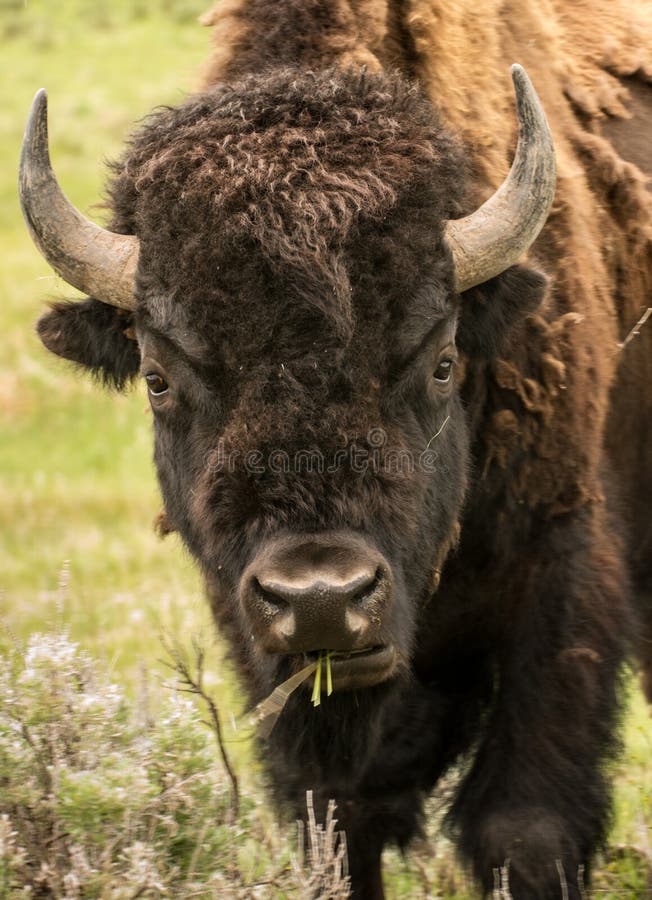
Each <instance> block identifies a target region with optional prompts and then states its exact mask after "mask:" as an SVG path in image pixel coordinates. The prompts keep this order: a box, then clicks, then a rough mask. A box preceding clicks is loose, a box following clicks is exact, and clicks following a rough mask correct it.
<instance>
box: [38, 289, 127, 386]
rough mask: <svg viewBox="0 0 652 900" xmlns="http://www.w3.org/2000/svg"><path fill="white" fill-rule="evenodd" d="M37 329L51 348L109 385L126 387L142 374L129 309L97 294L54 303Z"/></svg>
mask: <svg viewBox="0 0 652 900" xmlns="http://www.w3.org/2000/svg"><path fill="white" fill-rule="evenodd" d="M36 331H37V333H38V336H39V337H40V339H41V341H42V342H43V344H44V345H45V346H46V347H47V349H48V350H50V351H52V353H56V354H57V356H62V357H63V358H64V359H69V360H71V361H72V362H74V363H77V365H79V366H82V367H83V368H85V369H89V370H90V371H91V373H92V374H93V375H94V376H95V377H96V378H98V379H99V380H100V381H101V382H102V383H103V384H104V385H106V386H107V387H111V388H115V389H116V390H119V391H120V390H123V389H124V387H125V386H126V384H127V383H128V382H129V381H130V380H131V379H132V378H134V377H135V376H136V375H137V374H138V370H139V367H140V352H139V349H138V343H137V342H136V338H135V335H134V333H133V329H132V316H131V313H129V312H126V311H124V310H121V309H116V308H115V307H113V306H108V305H107V304H106V303H101V302H100V301H99V300H95V299H93V298H90V299H88V300H82V301H80V302H62V303H54V304H52V306H51V308H50V311H49V312H47V313H45V315H43V316H41V318H40V319H39V320H38V323H37V325H36Z"/></svg>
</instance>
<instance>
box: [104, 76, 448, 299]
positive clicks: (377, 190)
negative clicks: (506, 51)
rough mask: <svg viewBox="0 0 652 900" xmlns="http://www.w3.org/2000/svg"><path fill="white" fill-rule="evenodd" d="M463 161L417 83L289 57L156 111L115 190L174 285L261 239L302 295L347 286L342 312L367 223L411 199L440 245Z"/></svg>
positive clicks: (121, 226) (125, 225)
mask: <svg viewBox="0 0 652 900" xmlns="http://www.w3.org/2000/svg"><path fill="white" fill-rule="evenodd" d="M460 168H461V166H460V159H459V154H458V152H457V150H456V147H455V145H454V143H453V141H452V139H451V138H450V136H449V135H448V134H447V133H446V132H445V131H443V130H442V128H441V126H440V125H439V123H438V121H437V119H436V117H435V115H434V113H433V110H432V107H431V106H430V104H429V102H428V101H427V100H426V99H425V98H424V96H423V95H422V94H421V93H420V91H419V89H418V88H417V87H415V86H411V85H408V84H407V83H406V82H404V81H402V80H400V79H397V78H396V77H391V78H390V77H387V76H384V75H365V74H362V75H361V74H360V73H357V74H353V73H342V72H340V71H336V70H329V71H326V72H324V71H322V72H319V73H310V72H308V73H306V72H300V71H298V70H295V69H282V70H280V71H279V70H275V71H274V72H271V73H270V74H268V75H267V76H265V77H264V78H261V77H260V76H257V77H255V78H253V77H251V78H244V79H242V80H241V81H240V82H238V83H235V84H233V85H232V86H219V87H215V88H213V89H212V90H210V91H208V92H206V93H203V94H200V95H198V96H195V97H192V98H190V99H189V100H188V101H187V102H186V103H184V104H183V105H181V106H180V107H178V108H174V109H167V108H166V109H163V110H160V111H158V112H156V113H155V114H154V115H152V116H151V117H150V118H149V119H148V120H147V121H146V123H145V125H144V127H143V128H142V129H141V131H140V132H139V133H137V134H136V136H135V137H134V139H133V140H132V143H131V145H130V148H129V151H128V153H127V155H126V157H125V158H124V159H123V160H122V161H121V162H120V163H118V164H117V165H115V166H114V172H115V175H114V180H113V183H112V186H111V188H110V197H111V201H112V206H113V209H114V213H115V220H114V227H115V228H116V229H117V230H119V231H123V232H125V231H126V232H132V233H136V234H138V236H139V237H140V239H141V246H142V248H143V253H144V254H148V253H151V252H152V249H153V251H154V252H156V254H157V256H158V255H159V254H161V250H162V249H163V248H164V250H165V253H166V254H167V256H168V264H167V265H168V278H169V282H170V284H171V285H172V286H174V285H175V284H179V274H180V272H181V273H183V269H184V267H185V266H186V265H187V266H188V271H189V272H192V274H193V278H192V282H193V285H196V284H197V276H198V273H197V266H198V264H199V265H203V263H204V261H207V262H209V263H210V264H211V265H212V266H213V270H214V271H215V263H216V261H217V260H219V258H220V257H222V258H224V257H225V255H227V256H228V255H230V254H231V253H232V252H233V248H234V247H239V248H240V249H242V248H254V247H255V249H256V253H257V255H258V256H260V255H261V252H262V256H263V258H264V259H265V261H266V262H267V263H268V264H269V266H271V268H272V270H274V271H275V272H278V271H281V270H282V271H284V272H285V273H286V274H287V273H289V274H290V276H291V280H292V283H293V287H294V289H297V290H298V291H299V293H301V294H303V295H304V296H310V297H311V299H312V300H313V301H316V302H317V303H323V302H324V301H323V298H324V297H325V296H328V297H329V298H333V296H335V297H336V298H337V300H338V303H337V306H338V308H339V310H340V313H341V312H345V311H346V308H347V305H348V304H349V303H350V297H349V294H350V286H349V282H348V274H349V273H348V272H347V266H346V264H345V260H344V256H343V254H344V251H345V249H346V247H347V244H349V243H350V241H351V240H352V238H353V237H354V236H355V235H356V234H357V233H358V232H359V229H360V228H361V227H363V225H364V224H368V223H369V222H377V223H381V222H383V221H384V220H385V219H386V218H387V216H388V214H389V213H390V211H391V210H392V209H393V208H396V207H398V206H402V207H403V215H405V216H409V209H410V207H418V208H419V209H421V210H422V211H423V210H425V209H426V208H427V215H428V219H429V222H428V223H426V224H427V227H428V228H429V230H430V233H431V234H432V241H433V243H434V242H435V241H436V239H437V237H438V235H440V234H441V220H442V219H445V218H448V217H450V216H451V215H456V214H459V212H458V211H457V202H458V196H459V193H460V191H459V187H458V186H459V185H460V183H461V176H460ZM170 257H174V259H173V261H172V260H171V259H170ZM162 262H163V268H161V266H159V265H158V263H159V260H158V259H157V266H156V272H157V276H159V277H160V276H161V273H162V272H165V261H164V260H162ZM150 268H151V267H150ZM164 278H165V276H164ZM320 298H322V299H320ZM328 302H329V303H331V302H332V299H329V300H328Z"/></svg>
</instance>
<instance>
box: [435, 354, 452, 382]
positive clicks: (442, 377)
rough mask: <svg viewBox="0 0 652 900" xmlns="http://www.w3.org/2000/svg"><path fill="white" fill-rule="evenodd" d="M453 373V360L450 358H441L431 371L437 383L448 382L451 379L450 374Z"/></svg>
mask: <svg viewBox="0 0 652 900" xmlns="http://www.w3.org/2000/svg"><path fill="white" fill-rule="evenodd" d="M452 374H453V360H452V359H442V360H440V362H439V365H438V366H437V368H436V369H435V371H434V372H433V378H434V379H435V381H437V382H438V383H439V384H448V382H449V381H450V380H451V375H452Z"/></svg>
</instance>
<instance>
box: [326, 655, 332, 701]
mask: <svg viewBox="0 0 652 900" xmlns="http://www.w3.org/2000/svg"><path fill="white" fill-rule="evenodd" d="M332 693H333V674H332V672H331V651H330V650H327V651H326V696H327V697H330V695H331V694H332Z"/></svg>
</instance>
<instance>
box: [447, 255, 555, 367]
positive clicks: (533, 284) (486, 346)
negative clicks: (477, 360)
mask: <svg viewBox="0 0 652 900" xmlns="http://www.w3.org/2000/svg"><path fill="white" fill-rule="evenodd" d="M547 284H548V279H547V278H546V276H545V275H543V274H542V273H541V272H538V271H537V270H536V269H530V268H528V267H526V266H511V267H510V268H509V269H506V270H505V271H504V272H502V273H501V274H500V275H497V276H496V277H495V278H492V279H490V280H489V281H485V282H484V283H483V284H479V285H478V286H477V287H474V288H471V289H470V290H468V291H465V292H464V293H463V294H462V302H461V312H460V321H459V325H458V329H457V344H458V346H459V348H460V350H461V351H462V352H463V353H465V354H467V355H469V356H475V357H478V356H481V357H484V358H487V359H490V358H493V357H496V356H499V355H500V353H501V352H502V351H503V349H504V346H505V343H506V340H507V338H508V336H509V333H510V332H511V331H512V330H513V329H514V328H515V327H516V326H517V325H518V324H519V323H520V322H522V321H523V319H524V318H525V317H526V316H527V315H528V314H529V313H531V312H534V310H535V309H537V308H538V306H539V304H540V303H541V301H542V300H543V298H544V296H545V293H546V287H547Z"/></svg>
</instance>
